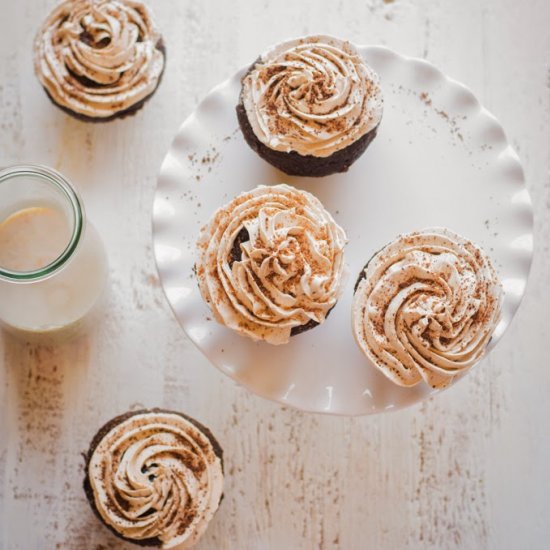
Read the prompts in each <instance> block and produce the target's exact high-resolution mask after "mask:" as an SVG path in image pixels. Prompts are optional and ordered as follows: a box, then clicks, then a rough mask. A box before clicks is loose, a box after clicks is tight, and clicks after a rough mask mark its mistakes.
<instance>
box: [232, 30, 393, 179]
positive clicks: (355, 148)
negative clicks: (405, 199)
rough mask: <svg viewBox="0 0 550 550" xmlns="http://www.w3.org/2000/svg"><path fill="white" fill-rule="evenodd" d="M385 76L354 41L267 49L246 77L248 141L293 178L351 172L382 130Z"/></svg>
mask: <svg viewBox="0 0 550 550" xmlns="http://www.w3.org/2000/svg"><path fill="white" fill-rule="evenodd" d="M382 110H383V100H382V92H381V90H380V85H379V78H378V75H377V74H376V73H375V72H374V71H373V70H372V68H370V67H369V66H368V65H367V64H366V62H365V61H364V60H363V58H362V57H361V56H360V55H359V53H358V52H357V50H356V48H355V47H354V46H353V45H351V44H350V43H349V42H345V41H342V40H338V39H336V38H332V37H329V36H310V37H307V38H300V39H295V40H290V41H288V42H284V43H282V44H279V45H277V46H275V47H274V48H272V49H271V50H269V51H267V52H266V53H264V54H262V55H261V56H260V58H259V59H258V60H257V61H256V62H255V63H254V64H253V65H252V66H251V67H250V69H249V70H248V72H247V73H246V75H245V76H244V78H243V80H242V89H241V95H240V101H239V104H238V105H237V117H238V119H239V125H240V127H241V130H242V132H243V135H244V138H245V140H246V142H247V143H248V144H249V145H250V147H252V149H254V151H256V153H258V155H260V156H261V157H262V158H263V159H264V160H266V161H267V162H269V163H270V164H272V165H273V166H275V167H276V168H278V169H279V170H282V171H283V172H285V173H286V174H289V175H293V176H326V175H328V174H333V173H336V172H346V171H347V170H348V168H349V167H350V166H351V165H352V164H353V163H354V162H355V161H356V160H357V159H358V158H359V157H360V156H361V155H362V154H363V153H364V152H365V150H366V148H367V146H368V145H369V143H370V142H371V141H372V140H373V139H374V137H375V136H376V131H377V128H378V125H379V124H380V120H381V118H382Z"/></svg>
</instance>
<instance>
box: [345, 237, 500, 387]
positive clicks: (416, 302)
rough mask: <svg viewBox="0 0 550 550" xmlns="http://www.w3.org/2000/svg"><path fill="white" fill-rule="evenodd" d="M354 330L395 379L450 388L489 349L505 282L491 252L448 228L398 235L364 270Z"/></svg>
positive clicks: (357, 294)
mask: <svg viewBox="0 0 550 550" xmlns="http://www.w3.org/2000/svg"><path fill="white" fill-rule="evenodd" d="M362 275H363V276H364V277H363V278H362V279H361V278H360V282H359V283H358V286H357V288H356V291H355V296H354V301H353V314H352V319H353V332H354V335H355V338H356V340H357V343H358V344H359V346H360V347H361V349H362V350H363V352H364V353H365V354H366V356H367V357H368V358H369V359H370V360H371V361H372V362H373V363H374V365H375V366H376V367H378V369H380V370H381V371H382V372H383V373H384V374H385V375H386V376H387V377H388V378H389V379H390V380H392V381H393V382H395V383H396V384H399V385H400V386H414V385H415V384H417V383H418V382H420V381H421V380H424V381H425V382H426V383H427V384H429V385H430V386H432V387H434V388H440V387H444V386H446V385H447V384H448V383H449V382H450V381H451V380H452V379H453V378H454V377H455V376H457V375H458V374H460V373H462V372H464V371H465V370H466V369H469V368H470V367H471V366H472V365H473V364H474V363H476V362H477V361H478V360H479V359H480V358H481V357H482V356H483V354H484V352H485V349H486V346H487V343H488V342H489V340H490V338H491V335H492V333H493V331H494V329H495V327H496V325H497V322H498V320H499V318H500V308H501V300H502V287H501V285H500V283H499V281H498V278H497V275H496V272H495V270H494V268H493V266H492V264H491V261H490V259H489V257H488V256H487V254H485V253H484V252H483V250H481V249H480V248H479V247H477V246H476V245H474V244H473V243H471V242H470V241H468V240H467V239H465V238H463V237H461V236H459V235H457V234H456V233H453V232H451V231H449V230H447V229H440V228H436V229H426V230H424V231H420V232H417V233H410V234H408V235H402V236H400V237H398V238H397V239H396V240H395V241H393V242H392V243H391V244H389V245H388V246H386V247H385V248H383V249H382V250H381V251H380V252H378V253H377V254H376V255H375V256H374V257H373V258H372V259H371V260H370V262H369V263H368V265H367V267H366V268H365V271H364V273H363V274H362Z"/></svg>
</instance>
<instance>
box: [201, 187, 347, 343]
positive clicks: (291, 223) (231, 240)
mask: <svg viewBox="0 0 550 550" xmlns="http://www.w3.org/2000/svg"><path fill="white" fill-rule="evenodd" d="M345 244H346V235H345V233H344V230H343V229H342V228H341V227H339V226H338V225H337V224H336V222H335V221H334V219H333V218H332V216H331V215H330V214H329V213H328V212H327V211H326V210H325V209H324V207H323V205H322V204H321V202H320V201H319V200H318V199H317V198H316V197H314V196H313V195H311V194H310V193H307V192H304V191H299V190H297V189H295V188H293V187H291V186H289V185H285V184H280V185H275V186H271V187H267V186H263V185H260V186H259V187H256V188H255V189H253V190H252V191H249V192H245V193H242V194H241V195H239V196H238V197H236V198H235V199H233V200H232V201H231V202H230V203H228V204H227V205H225V206H223V207H222V208H220V209H219V210H218V211H217V212H216V213H215V214H214V216H213V217H212V219H211V220H210V222H209V223H208V224H207V225H206V226H205V227H204V228H203V229H202V230H201V234H200V237H199V240H198V254H199V256H198V260H197V263H196V271H197V277H198V281H199V287H200V291H201V294H202V296H203V298H204V299H205V301H206V302H207V303H208V305H209V306H210V308H211V309H212V311H213V313H214V315H215V317H216V319H217V320H218V321H219V322H220V323H222V324H224V325H226V326H228V327H229V328H232V329H234V330H236V331H237V332H239V333H241V334H244V335H247V336H249V337H251V338H253V339H255V340H259V339H263V340H266V341H267V342H269V343H271V344H283V343H286V342H288V340H289V338H290V336H291V335H292V330H293V329H294V328H296V327H301V326H304V325H307V324H308V323H314V324H319V323H322V322H323V321H324V320H325V318H326V316H327V314H328V313H329V311H330V310H331V309H332V308H333V307H334V305H335V304H336V301H337V299H338V297H339V295H340V292H341V288H342V278H343V273H344V246H345Z"/></svg>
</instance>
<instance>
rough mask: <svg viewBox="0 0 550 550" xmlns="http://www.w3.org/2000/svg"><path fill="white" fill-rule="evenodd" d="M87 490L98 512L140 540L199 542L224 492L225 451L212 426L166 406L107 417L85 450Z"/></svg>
mask: <svg viewBox="0 0 550 550" xmlns="http://www.w3.org/2000/svg"><path fill="white" fill-rule="evenodd" d="M84 490H85V492H86V496H87V498H88V501H89V502H90V505H91V507H92V509H93V511H94V512H95V514H96V516H97V517H98V518H99V519H100V520H101V521H102V522H103V523H104V524H105V525H106V526H107V527H108V528H109V529H110V530H111V531H112V532H113V533H114V534H115V535H116V536H117V537H119V538H122V539H124V540H126V541H129V542H133V543H135V544H137V545H139V546H149V547H155V548H178V549H180V550H183V549H185V548H190V547H191V546H193V545H194V544H195V543H196V542H197V540H198V539H199V538H200V537H201V536H202V535H203V534H204V532H205V531H206V528H207V527H208V524H209V522H210V520H211V519H212V517H213V516H214V514H215V512H216V510H217V509H218V506H219V504H220V501H221V499H222V491H223V453H222V450H221V447H220V445H219V444H218V442H217V441H216V439H215V438H214V436H213V435H212V434H211V433H210V431H209V430H208V429H207V428H205V427H204V426H202V425H201V424H199V423H198V422H197V421H196V420H194V419H192V418H189V417H188V416H186V415H184V414H181V413H177V412H172V411H167V410H163V409H149V410H141V411H135V412H128V413H126V414H123V415H121V416H117V417H116V418H113V419H112V420H111V421H109V422H107V424H105V426H103V427H102V428H101V429H100V430H99V431H98V432H97V434H96V435H95V437H94V438H93V440H92V443H91V445H90V449H89V451H88V453H87V456H86V477H85V479H84Z"/></svg>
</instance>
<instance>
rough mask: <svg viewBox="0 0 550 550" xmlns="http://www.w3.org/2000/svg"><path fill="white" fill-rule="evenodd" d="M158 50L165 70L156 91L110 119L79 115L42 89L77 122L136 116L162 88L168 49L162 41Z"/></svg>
mask: <svg viewBox="0 0 550 550" xmlns="http://www.w3.org/2000/svg"><path fill="white" fill-rule="evenodd" d="M156 48H157V50H159V51H160V52H161V53H162V55H163V57H164V65H163V68H162V73H161V74H160V76H159V79H158V82H157V85H156V86H155V89H154V90H153V91H152V92H151V93H150V94H149V95H147V96H145V97H144V98H143V99H141V100H139V101H138V102H137V103H134V104H133V105H131V106H130V107H128V108H127V109H123V110H122V111H118V112H116V113H114V114H112V115H110V116H108V117H90V116H87V115H83V114H81V113H77V112H75V111H72V110H71V109H69V108H68V107H65V106H64V105H60V104H59V103H57V101H55V99H54V98H53V97H52V96H51V94H50V93H49V92H48V90H47V89H46V88H44V87H43V86H42V89H43V90H44V91H45V92H46V95H47V96H48V98H49V99H50V101H51V102H52V103H53V104H54V105H55V106H56V107H58V108H59V109H61V110H62V111H63V112H64V113H66V114H68V115H70V116H72V117H73V118H76V119H77V120H80V121H82V122H110V121H111V120H115V119H117V118H121V119H122V118H127V117H130V116H132V115H134V114H135V113H137V112H138V111H139V110H140V109H141V108H142V107H143V106H144V105H145V103H146V102H147V101H148V100H149V99H151V97H153V95H154V94H155V92H156V91H157V89H158V87H159V86H160V83H161V81H162V77H163V76H164V70H165V69H166V47H165V45H164V41H163V40H160V41H159V42H158V43H157V46H156Z"/></svg>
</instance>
